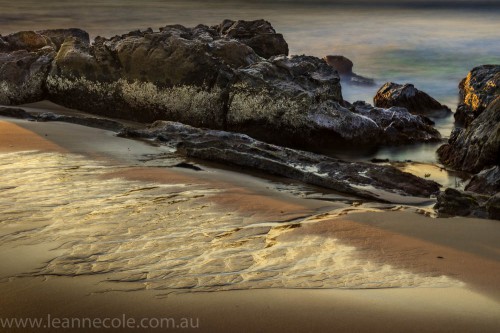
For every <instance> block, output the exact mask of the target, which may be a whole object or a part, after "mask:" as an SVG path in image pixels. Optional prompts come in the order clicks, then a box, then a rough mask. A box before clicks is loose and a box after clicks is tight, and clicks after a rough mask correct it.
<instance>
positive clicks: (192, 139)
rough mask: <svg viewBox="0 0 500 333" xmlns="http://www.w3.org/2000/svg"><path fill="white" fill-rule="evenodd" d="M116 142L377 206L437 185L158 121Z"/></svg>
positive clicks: (377, 168) (375, 167)
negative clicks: (146, 145) (146, 143)
mask: <svg viewBox="0 0 500 333" xmlns="http://www.w3.org/2000/svg"><path fill="white" fill-rule="evenodd" d="M121 136H125V137H134V138H137V137H139V138H147V139H156V140H157V141H159V142H161V143H162V144H167V145H171V146H173V147H177V149H178V152H180V153H181V154H184V155H185V156H188V157H195V158H200V159H204V160H210V161H215V162H222V163H224V164H234V165H239V166H243V167H249V168H252V169H256V170H260V171H264V172H267V173H271V174H275V175H280V176H284V177H288V178H293V179H297V180H300V181H303V182H305V183H309V184H314V185H317V186H321V187H325V188H330V189H333V190H335V191H338V192H341V193H345V194H349V195H353V196H356V197H361V198H366V199H370V200H376V201H391V202H393V201H394V202H404V201H405V200H406V199H405V198H404V196H408V195H409V196H417V197H424V198H428V197H429V196H431V195H433V194H436V193H437V192H439V185H438V184H437V183H435V182H433V181H428V180H424V179H422V178H419V177H416V176H414V175H411V174H408V173H404V172H402V171H400V170H398V169H396V168H394V167H391V166H382V165H374V164H370V163H361V162H358V163H353V162H347V161H342V160H338V159H334V158H331V157H327V156H324V155H318V154H314V153H310V152H305V151H300V150H294V149H289V148H284V147H280V146H275V145H271V144H267V143H264V142H261V141H257V140H255V139H252V138H250V137H248V136H246V135H242V134H236V133H230V132H225V131H217V130H205V129H199V128H194V127H191V126H187V125H183V124H180V123H175V122H166V121H158V122H156V123H154V124H153V125H152V126H151V127H149V128H148V129H139V130H137V129H126V130H124V131H123V132H122V133H121Z"/></svg>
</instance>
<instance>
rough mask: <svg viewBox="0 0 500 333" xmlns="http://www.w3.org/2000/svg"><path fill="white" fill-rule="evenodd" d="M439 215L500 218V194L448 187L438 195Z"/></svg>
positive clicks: (437, 209) (437, 206)
mask: <svg viewBox="0 0 500 333" xmlns="http://www.w3.org/2000/svg"><path fill="white" fill-rule="evenodd" d="M434 208H435V209H436V211H437V213H438V216H440V217H450V216H468V217H479V218H489V219H494V220H500V194H497V195H495V196H487V195H481V194H477V193H472V192H464V191H458V190H455V189H451V188H448V189H446V191H444V192H442V193H441V194H440V195H438V197H437V204H436V205H435V206H434Z"/></svg>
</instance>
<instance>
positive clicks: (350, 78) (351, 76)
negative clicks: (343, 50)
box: [323, 55, 375, 86]
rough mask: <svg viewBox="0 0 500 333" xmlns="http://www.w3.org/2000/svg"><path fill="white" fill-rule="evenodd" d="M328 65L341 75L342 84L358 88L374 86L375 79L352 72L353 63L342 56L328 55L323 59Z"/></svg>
mask: <svg viewBox="0 0 500 333" xmlns="http://www.w3.org/2000/svg"><path fill="white" fill-rule="evenodd" d="M323 60H325V61H326V63H327V64H328V65H330V66H331V67H333V68H335V70H336V71H337V72H338V73H339V74H340V77H341V79H342V82H344V83H347V84H353V85H358V86H374V85H375V81H374V80H373V79H370V78H367V77H364V76H361V75H358V74H356V73H354V72H353V71H352V67H353V66H354V64H353V62H352V61H351V60H349V59H348V58H346V57H344V56H342V55H327V56H326V57H324V58H323Z"/></svg>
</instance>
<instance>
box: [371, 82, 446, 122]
mask: <svg viewBox="0 0 500 333" xmlns="http://www.w3.org/2000/svg"><path fill="white" fill-rule="evenodd" d="M373 103H374V104H375V106H378V107H382V108H390V107H393V106H399V107H404V108H406V109H407V110H408V111H410V112H411V113H412V114H418V115H425V116H434V117H445V116H447V115H450V114H451V110H450V109H449V108H448V107H447V106H446V105H442V104H441V103H439V102H438V101H436V100H435V99H434V98H432V97H431V96H429V95H428V94H426V93H425V92H423V91H420V90H418V89H417V88H415V87H414V86H413V84H404V85H402V84H397V83H393V82H387V83H385V84H384V85H383V86H382V87H381V88H380V89H379V90H378V91H377V94H376V95H375V97H373Z"/></svg>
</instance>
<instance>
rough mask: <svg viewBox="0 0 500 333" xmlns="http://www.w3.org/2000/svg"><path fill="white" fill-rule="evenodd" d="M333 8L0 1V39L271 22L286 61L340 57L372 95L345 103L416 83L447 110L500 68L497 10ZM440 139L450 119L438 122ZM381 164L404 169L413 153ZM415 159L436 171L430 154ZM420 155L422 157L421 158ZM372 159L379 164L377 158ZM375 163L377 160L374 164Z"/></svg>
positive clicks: (493, 6) (326, 4)
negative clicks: (485, 73)
mask: <svg viewBox="0 0 500 333" xmlns="http://www.w3.org/2000/svg"><path fill="white" fill-rule="evenodd" d="M343 3H344V4H343V5H342V4H338V1H319V2H318V1H315V2H304V1H267V2H258V1H247V2H238V1H215V2H213V1H210V2H208V1H196V0H191V1H165V0H163V1H161V0H143V1H132V0H122V1H115V0H101V1H85V2H83V1H64V0H47V1H44V2H43V3H42V2H40V1H33V0H21V1H6V0H0V6H1V8H2V11H1V12H0V33H1V34H7V33H10V32H14V31H19V30H28V29H42V28H59V27H79V28H82V29H85V30H87V31H88V32H89V33H90V34H91V37H95V36H97V35H101V36H113V35H115V34H122V33H125V32H128V31H131V30H134V29H145V28H148V27H152V28H153V29H155V30H157V29H158V28H159V27H161V26H164V25H167V24H175V23H179V24H183V25H186V26H194V25H197V24H199V23H204V24H208V25H212V24H217V23H219V22H220V21H222V20H223V19H226V18H231V19H247V20H250V19H259V18H264V19H266V20H268V21H270V22H271V23H272V24H273V26H274V27H275V29H276V30H277V31H278V32H280V33H283V34H284V36H285V39H286V40H287V42H288V44H289V46H290V52H291V54H310V55H315V56H318V57H323V56H325V55H328V54H342V55H344V56H346V57H348V58H350V59H351V60H353V62H354V71H355V72H356V73H358V74H360V75H364V76H368V77H372V78H374V79H375V80H376V82H377V85H376V86H375V87H369V88H361V87H353V86H348V85H343V96H344V98H345V99H346V100H348V101H351V102H353V101H356V100H364V101H367V102H370V103H371V102H372V99H373V96H374V95H375V93H376V91H377V89H378V88H379V87H380V86H381V85H382V84H383V83H385V82H387V81H393V82H398V83H413V84H415V86H416V87H417V88H419V89H421V90H424V91H426V92H428V93H429V94H430V95H432V96H433V97H434V98H436V99H438V100H439V101H440V102H441V103H444V104H447V105H448V106H449V107H450V108H451V109H452V110H453V109H455V108H456V105H457V101H458V87H457V86H458V83H459V82H460V80H461V79H462V78H464V77H465V76H466V75H467V73H468V72H469V71H470V70H471V69H472V68H473V67H475V66H478V65H481V64H486V63H497V64H499V63H500V33H499V32H500V2H498V1H489V2H488V1H487V2H481V3H479V2H477V5H475V4H476V2H475V1H467V2H465V1H443V0H441V1H440V2H439V1H438V2H432V3H430V2H422V1H413V2H408V1H405V2H395V1H392V2H390V1H389V2H387V1H386V2H384V3H383V5H380V2H377V1H364V2H363V3H357V4H356V2H345V1H344V2H343ZM436 126H437V128H438V129H439V130H440V131H441V133H442V134H443V137H444V138H446V137H447V136H449V134H450V132H451V130H452V128H453V118H452V117H450V118H448V119H445V120H439V121H438V122H437V125H436ZM385 151H386V152H387V151H389V152H390V153H389V154H385V155H383V156H385V157H389V158H394V159H399V160H405V159H411V156H412V155H414V154H413V152H414V151H415V149H414V147H410V148H408V149H406V148H403V149H395V150H394V149H391V150H387V149H386V150H385ZM425 152H428V153H425V154H424V153H422V151H419V154H420V153H422V154H423V155H425V156H423V157H422V159H421V161H428V162H433V161H435V156H434V147H432V148H431V149H429V147H428V146H426V148H425ZM422 154H421V155H422ZM375 155H377V154H376V153H375ZM377 156H378V155H377Z"/></svg>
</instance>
